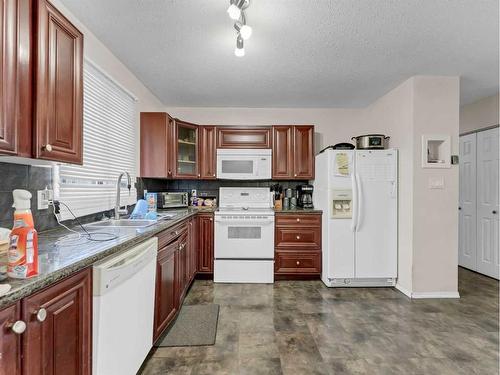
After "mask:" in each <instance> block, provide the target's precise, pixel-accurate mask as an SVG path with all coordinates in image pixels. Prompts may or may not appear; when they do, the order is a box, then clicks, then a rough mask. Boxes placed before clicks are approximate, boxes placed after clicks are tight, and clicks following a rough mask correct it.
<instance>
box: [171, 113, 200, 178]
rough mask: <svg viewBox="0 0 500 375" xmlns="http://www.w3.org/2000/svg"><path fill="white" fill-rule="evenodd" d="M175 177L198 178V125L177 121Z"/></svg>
mask: <svg viewBox="0 0 500 375" xmlns="http://www.w3.org/2000/svg"><path fill="white" fill-rule="evenodd" d="M174 141H175V177H186V178H198V177H199V175H198V126H196V125H193V124H188V123H185V122H182V121H179V120H176V121H175V138H174Z"/></svg>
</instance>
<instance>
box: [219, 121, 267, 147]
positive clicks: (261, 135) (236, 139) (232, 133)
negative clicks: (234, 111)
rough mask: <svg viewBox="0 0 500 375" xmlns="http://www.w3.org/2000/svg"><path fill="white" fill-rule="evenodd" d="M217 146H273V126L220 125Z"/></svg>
mask: <svg viewBox="0 0 500 375" xmlns="http://www.w3.org/2000/svg"><path fill="white" fill-rule="evenodd" d="M217 148H271V128H268V127H258V126H255V127H251V126H249V127H229V126H228V127H218V128H217Z"/></svg>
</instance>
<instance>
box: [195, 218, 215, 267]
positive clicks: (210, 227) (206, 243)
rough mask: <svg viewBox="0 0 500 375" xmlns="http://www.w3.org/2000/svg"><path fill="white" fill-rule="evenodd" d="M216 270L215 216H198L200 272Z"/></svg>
mask: <svg viewBox="0 0 500 375" xmlns="http://www.w3.org/2000/svg"><path fill="white" fill-rule="evenodd" d="M213 272H214V216H213V214H200V215H199V216H198V273H202V274H211V273H213Z"/></svg>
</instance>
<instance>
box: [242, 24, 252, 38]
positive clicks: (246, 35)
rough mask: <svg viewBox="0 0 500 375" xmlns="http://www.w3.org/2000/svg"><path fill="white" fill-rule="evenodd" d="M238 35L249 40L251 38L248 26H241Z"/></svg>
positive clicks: (250, 29) (250, 30)
mask: <svg viewBox="0 0 500 375" xmlns="http://www.w3.org/2000/svg"><path fill="white" fill-rule="evenodd" d="M240 35H241V37H242V38H243V39H245V40H247V39H250V37H251V36H252V28H251V27H250V26H248V25H243V26H241V29H240Z"/></svg>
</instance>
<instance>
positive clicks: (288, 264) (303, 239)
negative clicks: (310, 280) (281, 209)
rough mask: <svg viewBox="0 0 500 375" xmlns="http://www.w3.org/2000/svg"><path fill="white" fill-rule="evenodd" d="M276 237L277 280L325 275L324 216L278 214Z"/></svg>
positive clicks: (275, 270) (275, 263)
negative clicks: (322, 235) (323, 267)
mask: <svg viewBox="0 0 500 375" xmlns="http://www.w3.org/2000/svg"><path fill="white" fill-rule="evenodd" d="M274 233H275V241H274V246H275V253H274V273H275V277H276V278H277V279H286V278H295V277H304V276H307V277H318V276H319V275H320V274H321V214H316V213H314V214H293V213H277V214H276V218H275V229H274Z"/></svg>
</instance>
